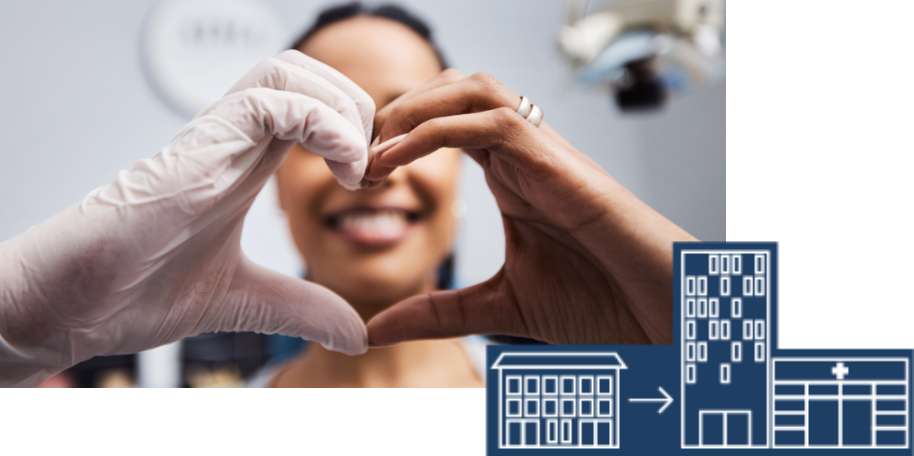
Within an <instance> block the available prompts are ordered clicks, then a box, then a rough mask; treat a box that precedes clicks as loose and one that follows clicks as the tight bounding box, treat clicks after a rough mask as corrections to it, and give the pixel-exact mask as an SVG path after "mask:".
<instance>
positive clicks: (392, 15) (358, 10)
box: [291, 2, 448, 70]
mask: <svg viewBox="0 0 914 456" xmlns="http://www.w3.org/2000/svg"><path fill="white" fill-rule="evenodd" d="M358 16H369V17H380V18H384V19H390V20H392V21H394V22H398V23H400V24H403V25H405V26H407V27H409V29H410V30H412V31H414V32H416V34H417V35H419V36H420V37H422V39H424V40H425V41H426V42H427V43H428V44H430V45H431V46H432V50H434V51H435V57H437V58H438V63H439V64H440V65H441V69H442V70H444V69H446V68H448V64H447V62H446V61H445V60H444V57H443V56H442V55H441V50H440V49H438V46H437V45H436V44H435V41H434V40H432V29H431V28H429V26H428V24H426V23H425V22H423V21H422V19H419V18H418V17H416V16H413V15H412V14H410V13H409V12H408V11H406V10H405V9H403V8H402V7H399V6H397V5H381V6H375V7H367V6H364V5H362V4H361V3H360V2H352V3H347V4H345V5H340V6H334V7H331V8H327V9H325V10H324V11H322V12H321V14H320V15H319V16H317V20H316V21H314V24H312V25H311V27H310V28H309V29H308V30H307V31H305V33H304V34H303V35H302V36H301V38H299V39H298V40H296V41H295V44H293V45H292V47H291V49H301V47H302V46H304V45H305V42H307V41H308V40H309V39H311V37H312V36H314V34H315V33H317V32H319V31H321V29H323V28H324V27H326V26H328V25H331V24H335V23H337V22H340V21H344V20H346V19H352V18H354V17H358Z"/></svg>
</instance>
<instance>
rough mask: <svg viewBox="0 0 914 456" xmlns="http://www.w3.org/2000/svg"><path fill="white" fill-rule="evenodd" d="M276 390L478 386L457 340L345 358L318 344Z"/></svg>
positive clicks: (281, 378)
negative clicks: (286, 388) (288, 388)
mask: <svg viewBox="0 0 914 456" xmlns="http://www.w3.org/2000/svg"><path fill="white" fill-rule="evenodd" d="M272 386H274V387H280V388H284V387H306V388H307V387H311V388H334V387H343V388H347V387H348V388H359V387H368V388H449V387H463V388H467V387H482V386H483V382H482V380H481V379H480V378H479V375H478V374H477V373H476V371H475V369H474V368H473V365H472V363H471V362H470V359H469V357H468V356H467V353H466V352H465V350H464V349H463V347H462V346H461V344H460V343H459V342H457V341H456V340H425V341H417V342H408V343H403V344H400V345H396V346H393V347H385V348H375V349H370V350H368V352H367V353H365V354H364V355H359V356H347V355H344V354H342V353H337V352H332V351H329V350H327V349H325V348H324V347H321V346H320V345H317V344H312V345H311V346H310V347H309V348H308V350H307V351H306V352H305V353H303V354H302V355H301V356H299V357H298V358H297V359H295V360H293V361H292V362H291V363H289V364H288V365H287V367H286V368H285V369H283V370H281V371H280V373H279V375H277V377H276V379H275V380H274V381H273V385H272Z"/></svg>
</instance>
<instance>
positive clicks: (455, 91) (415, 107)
mask: <svg viewBox="0 0 914 456" xmlns="http://www.w3.org/2000/svg"><path fill="white" fill-rule="evenodd" d="M519 103H520V98H519V97H518V96H517V95H515V94H514V93H513V92H511V91H510V90H508V88H507V87H505V86H504V85H502V84H501V83H500V82H499V81H498V80H497V79H495V78H494V77H493V76H492V75H490V74H488V73H476V74H474V75H472V76H470V77H468V78H464V79H461V80H459V81H457V82H455V83H453V84H448V85H443V86H441V87H437V88H434V89H431V90H428V91H426V92H424V93H421V94H418V95H416V96H414V97H411V98H410V99H407V100H405V101H403V102H400V103H397V106H396V107H394V108H393V109H392V111H391V112H390V114H389V116H388V117H387V118H386V119H385V122H384V125H383V126H382V127H381V131H380V132H379V136H380V137H381V141H382V142H383V141H386V140H388V139H390V138H393V137H395V136H399V135H401V134H403V133H409V132H410V131H412V129H413V128H415V127H416V126H418V125H420V124H422V123H423V122H426V121H428V120H430V119H434V118H436V117H445V116H454V115H458V114H466V113H473V112H479V111H488V110H492V109H496V108H501V107H505V108H511V109H512V110H516V109H517V106H518V104H519Z"/></svg>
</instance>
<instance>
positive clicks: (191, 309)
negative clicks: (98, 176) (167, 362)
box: [0, 51, 375, 386]
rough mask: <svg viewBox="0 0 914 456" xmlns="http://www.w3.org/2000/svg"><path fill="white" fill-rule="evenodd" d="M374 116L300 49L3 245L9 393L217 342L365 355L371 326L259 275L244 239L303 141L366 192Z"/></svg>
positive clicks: (329, 302)
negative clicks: (174, 348)
mask: <svg viewBox="0 0 914 456" xmlns="http://www.w3.org/2000/svg"><path fill="white" fill-rule="evenodd" d="M374 110H375V106H374V102H373V101H372V100H371V98H370V97H369V96H368V94H366V93H365V92H364V91H363V90H362V89H360V88H359V87H358V86H357V85H355V84H354V83H353V82H352V81H350V80H349V79H347V78H346V77H345V76H343V75H342V74H340V73H339V72H337V71H335V70H333V69H331V68H330V67H327V66H326V65H323V64H321V63H319V62H317V61H315V60H313V59H311V58H309V57H307V56H305V55H303V54H301V53H299V52H297V51H286V52H284V53H283V54H281V55H280V56H279V57H278V58H276V59H269V60H266V61H264V62H261V63H260V64H259V65H258V66H257V67H256V68H255V69H254V70H252V71H251V72H250V73H248V74H247V75H246V76H245V77H244V78H242V79H241V81H239V82H238V83H237V84H236V85H235V86H234V87H232V89H231V90H229V92H228V93H227V94H226V96H225V97H224V98H222V99H221V100H219V101H217V102H216V103H213V104H212V105H210V106H209V107H207V108H206V109H204V110H203V111H202V112H201V113H200V114H198V115H197V117H196V118H195V119H194V120H193V121H192V122H191V123H189V124H188V125H187V126H186V127H184V129H182V130H181V131H180V132H179V133H178V134H177V136H175V138H174V139H173V140H172V142H171V144H169V145H168V146H167V147H165V148H164V149H162V151H160V152H159V153H157V154H156V155H155V156H154V157H152V158H150V159H147V160H141V161H139V162H137V163H136V164H135V165H134V167H133V169H132V170H130V171H121V173H120V174H119V175H118V178H117V180H116V181H115V182H113V183H111V184H110V185H107V186H105V187H102V188H99V189H96V190H94V191H93V192H91V193H90V194H89V195H88V196H86V198H85V199H84V200H83V201H82V202H81V203H79V204H77V205H75V206H73V207H70V208H69V209H67V210H65V211H64V212H62V213H60V214H58V215H56V216H54V217H52V218H51V219H49V220H47V221H45V222H43V223H41V224H40V225H38V226H34V227H32V228H31V229H30V230H29V231H28V232H26V233H24V234H21V235H19V236H17V237H15V238H13V239H10V240H8V241H6V242H4V243H2V244H0V386H31V385H35V384H38V383H39V382H41V381H42V380H44V379H46V378H48V377H49V376H51V375H53V374H54V373H56V372H58V371H60V370H63V369H65V368H67V367H69V366H72V365H74V364H76V363H78V362H80V361H83V360H86V359H88V358H90V357H92V356H95V355H112V354H124V353H136V352H139V351H142V350H146V349H149V348H153V347H157V346H160V345H164V344H167V343H170V342H174V341H176V340H178V339H181V338H184V337H187V336H193V335H196V334H200V333H205V332H213V331H255V332H259V333H265V334H272V333H281V334H285V335H290V336H298V337H303V338H306V339H308V340H312V341H315V342H319V343H321V344H322V345H323V346H325V347H327V348H328V349H331V350H337V351H340V352H343V353H347V354H360V353H364V352H365V350H366V349H367V340H368V338H367V333H366V331H365V325H364V323H363V322H362V320H361V318H359V316H358V314H357V313H356V312H355V311H354V310H353V309H352V307H350V306H349V304H348V303H347V302H346V301H344V300H343V299H342V298H340V297H339V296H337V295H336V294H334V293H333V292H331V291H329V290H327V289H326V288H323V287H321V286H319V285H316V284H312V283H309V282H305V281H304V280H300V279H296V278H292V277H287V276H284V275H281V274H278V273H276V272H273V271H270V270H267V269H265V268H262V267H260V266H257V265H255V264H254V263H252V262H251V261H250V260H248V259H247V258H246V257H245V256H244V254H242V252H241V247H240V243H239V242H240V238H241V227H242V223H243V222H244V216H245V214H246V213H247V211H248V209H249V208H250V206H251V203H253V201H254V198H255V197H256V196H257V193H258V192H259V191H260V189H261V187H263V185H264V183H265V182H266V181H267V179H269V177H270V176H271V175H272V174H273V172H274V171H275V170H276V168H277V167H278V166H279V165H280V163H281V162H282V160H283V157H284V155H285V153H286V151H287V150H288V149H289V148H290V147H291V146H292V144H293V142H295V141H298V142H300V143H302V144H303V145H304V146H305V147H306V148H308V150H310V151H312V152H314V153H316V154H318V155H321V156H323V157H325V159H326V160H327V163H328V165H330V168H331V170H332V171H333V173H334V174H335V175H336V177H337V179H338V180H339V181H340V183H341V184H343V185H344V186H346V187H347V188H353V189H354V188H358V185H359V181H360V180H361V179H362V175H363V174H364V171H365V165H366V162H367V160H366V156H367V155H366V154H367V146H368V142H369V138H370V137H371V126H372V122H373V118H374Z"/></svg>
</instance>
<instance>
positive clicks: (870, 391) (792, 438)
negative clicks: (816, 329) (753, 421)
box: [773, 357, 910, 448]
mask: <svg viewBox="0 0 914 456" xmlns="http://www.w3.org/2000/svg"><path fill="white" fill-rule="evenodd" d="M773 366H774V367H773V370H774V372H773V377H774V428H773V429H774V447H775V448H907V447H908V422H907V415H908V409H907V404H908V403H909V400H908V394H909V392H908V390H907V385H908V372H910V370H909V369H910V368H909V367H908V359H907V358H853V357H844V358H828V357H822V358H775V359H774V361H773Z"/></svg>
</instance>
